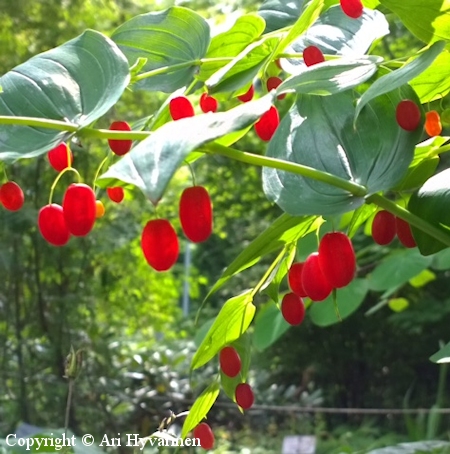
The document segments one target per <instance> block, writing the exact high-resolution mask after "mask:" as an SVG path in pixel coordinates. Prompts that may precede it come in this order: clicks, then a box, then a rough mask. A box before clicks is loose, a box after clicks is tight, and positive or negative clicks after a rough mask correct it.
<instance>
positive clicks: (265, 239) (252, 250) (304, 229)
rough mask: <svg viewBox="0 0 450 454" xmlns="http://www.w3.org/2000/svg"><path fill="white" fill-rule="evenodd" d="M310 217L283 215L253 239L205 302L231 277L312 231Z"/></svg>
mask: <svg viewBox="0 0 450 454" xmlns="http://www.w3.org/2000/svg"><path fill="white" fill-rule="evenodd" d="M314 221H315V219H314V218H312V217H293V216H290V215H288V214H283V215H282V216H280V217H279V218H278V219H277V220H276V221H275V222H273V223H272V225H271V226H270V227H268V228H267V229H266V230H264V232H262V233H261V234H260V235H259V236H258V237H257V238H255V239H254V240H253V241H252V242H251V243H250V244H249V245H248V246H247V247H246V248H245V249H244V250H243V251H242V252H241V253H240V254H239V255H238V256H237V257H236V258H235V259H234V260H233V261H232V262H231V263H230V265H228V267H227V269H226V270H225V271H224V272H223V273H222V276H221V277H220V279H219V280H218V281H217V282H216V283H215V284H214V285H213V287H212V288H211V290H210V291H209V293H208V295H207V296H206V298H205V300H207V299H208V298H209V297H210V296H211V295H213V294H214V293H215V292H217V290H219V289H220V288H221V287H223V286H224V285H225V284H226V283H227V282H228V281H229V280H230V279H231V278H232V277H233V276H235V275H236V274H239V273H240V272H242V271H244V270H246V269H247V268H250V267H251V266H253V265H255V264H256V263H258V262H259V261H260V260H261V258H262V257H264V256H265V255H267V254H270V253H272V252H274V251H277V250H281V249H282V248H283V247H284V246H285V245H286V244H289V243H293V242H295V241H297V240H298V239H299V238H301V237H302V236H304V235H306V234H307V233H309V232H311V231H313V230H314V229H315V228H316V226H317V224H316V223H315V222H314Z"/></svg>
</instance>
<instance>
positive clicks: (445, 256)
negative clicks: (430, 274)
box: [431, 248, 450, 271]
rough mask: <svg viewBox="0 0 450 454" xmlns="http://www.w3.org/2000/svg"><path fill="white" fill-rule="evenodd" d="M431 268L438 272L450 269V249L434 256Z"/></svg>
mask: <svg viewBox="0 0 450 454" xmlns="http://www.w3.org/2000/svg"><path fill="white" fill-rule="evenodd" d="M431 267H432V268H433V269H435V270H438V271H442V270H448V269H450V248H447V249H443V250H442V251H439V252H437V253H436V254H434V255H433V263H432V264H431Z"/></svg>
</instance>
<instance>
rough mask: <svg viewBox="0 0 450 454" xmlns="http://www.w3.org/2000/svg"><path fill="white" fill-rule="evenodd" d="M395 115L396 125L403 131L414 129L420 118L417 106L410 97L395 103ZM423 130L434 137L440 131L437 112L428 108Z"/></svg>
mask: <svg viewBox="0 0 450 454" xmlns="http://www.w3.org/2000/svg"><path fill="white" fill-rule="evenodd" d="M395 116H396V119H397V123H398V125H399V126H400V127H401V128H402V129H404V130H405V131H415V130H416V129H417V128H418V127H419V125H420V120H421V113H420V109H419V106H418V105H417V104H416V103H415V102H414V101H412V100H411V99H403V100H402V101H400V102H399V103H398V104H397V108H396V111H395ZM425 132H426V133H427V134H428V135H429V136H430V137H436V136H438V135H440V134H441V132H442V123H441V117H440V115H439V112H438V111H436V110H430V111H429V112H427V113H426V114H425Z"/></svg>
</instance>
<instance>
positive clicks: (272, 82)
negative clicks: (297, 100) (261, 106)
mask: <svg viewBox="0 0 450 454" xmlns="http://www.w3.org/2000/svg"><path fill="white" fill-rule="evenodd" d="M282 82H283V81H282V80H281V79H280V78H279V77H269V78H268V79H267V91H270V90H275V89H276V88H278V87H279V86H280V85H281V84H282ZM284 98H286V93H285V94H283V95H279V96H278V99H284Z"/></svg>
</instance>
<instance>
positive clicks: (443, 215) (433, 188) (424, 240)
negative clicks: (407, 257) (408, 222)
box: [408, 169, 450, 255]
mask: <svg viewBox="0 0 450 454" xmlns="http://www.w3.org/2000/svg"><path fill="white" fill-rule="evenodd" d="M449 203H450V169H446V170H444V171H442V172H440V173H438V174H437V175H435V176H433V177H431V178H430V179H429V180H428V181H427V182H426V183H425V184H424V185H423V186H422V187H421V188H420V189H419V190H418V191H416V192H415V193H414V194H413V195H412V196H411V198H410V199H409V203H408V209H409V210H410V211H411V212H412V213H414V214H416V215H417V216H419V217H421V218H422V219H426V220H427V222H429V223H430V224H433V225H434V226H435V227H437V228H441V229H442V230H443V231H446V232H447V233H449V234H450V232H449V231H448V228H450V210H448V206H449ZM443 226H445V227H447V229H446V228H445V227H443ZM411 229H412V233H413V236H414V239H415V240H416V243H417V246H418V248H419V250H420V252H421V253H422V254H423V255H430V254H434V253H435V252H438V251H440V250H442V249H445V248H447V246H446V245H445V244H443V243H441V242H440V241H438V240H436V239H435V238H434V237H432V236H430V235H428V234H427V233H425V232H423V231H422V230H419V229H417V228H416V227H414V226H411Z"/></svg>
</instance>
